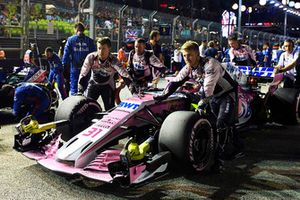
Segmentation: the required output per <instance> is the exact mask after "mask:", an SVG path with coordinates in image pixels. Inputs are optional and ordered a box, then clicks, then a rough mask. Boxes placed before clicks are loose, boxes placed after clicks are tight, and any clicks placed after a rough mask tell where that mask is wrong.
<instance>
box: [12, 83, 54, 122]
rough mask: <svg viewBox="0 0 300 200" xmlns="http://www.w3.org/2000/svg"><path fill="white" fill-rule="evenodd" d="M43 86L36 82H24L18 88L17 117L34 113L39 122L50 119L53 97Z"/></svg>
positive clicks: (15, 109) (16, 99)
mask: <svg viewBox="0 0 300 200" xmlns="http://www.w3.org/2000/svg"><path fill="white" fill-rule="evenodd" d="M43 87H44V86H42V85H39V84H34V83H22V84H21V85H20V86H18V87H17V88H16V90H15V96H14V104H13V114H14V115H15V116H16V118H17V119H21V118H22V117H25V116H28V115H33V116H34V117H35V118H36V119H37V120H38V121H39V122H46V121H48V119H49V115H48V114H49V113H48V111H49V108H50V104H51V97H50V96H49V94H48V93H47V91H46V90H45V89H44V88H43Z"/></svg>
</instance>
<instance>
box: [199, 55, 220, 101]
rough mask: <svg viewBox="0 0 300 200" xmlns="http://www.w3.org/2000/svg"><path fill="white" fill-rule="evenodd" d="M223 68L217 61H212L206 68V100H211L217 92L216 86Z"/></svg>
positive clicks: (204, 87)
mask: <svg viewBox="0 0 300 200" xmlns="http://www.w3.org/2000/svg"><path fill="white" fill-rule="evenodd" d="M221 70H222V68H221V66H219V64H218V63H217V62H216V61H213V60H210V61H209V62H208V63H207V64H206V66H205V78H204V83H203V90H204V94H205V98H210V97H211V96H212V95H213V93H214V90H215V87H216V84H217V82H218V81H219V79H220V77H221V76H222V74H221Z"/></svg>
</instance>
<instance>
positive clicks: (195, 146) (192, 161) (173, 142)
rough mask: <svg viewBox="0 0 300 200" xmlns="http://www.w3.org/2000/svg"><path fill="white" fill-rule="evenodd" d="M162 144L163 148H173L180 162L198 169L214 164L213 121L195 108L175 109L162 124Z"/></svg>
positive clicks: (160, 136) (163, 149) (159, 142)
mask: <svg viewBox="0 0 300 200" xmlns="http://www.w3.org/2000/svg"><path fill="white" fill-rule="evenodd" d="M158 144H159V149H160V151H167V150H169V151H171V153H172V155H173V156H174V158H175V159H176V160H177V161H179V163H182V164H183V166H185V167H188V168H192V169H193V170H195V171H197V172H200V171H204V170H207V169H208V168H210V166H211V165H212V163H213V160H214V155H215V141H214V132H213V128H212V125H211V123H210V122H209V120H208V119H205V118H200V116H199V114H198V113H195V112H191V111H177V112H173V113H171V114H170V115H169V116H168V117H167V118H166V119H165V121H164V122H163V124H162V127H161V129H160V134H159V141H158Z"/></svg>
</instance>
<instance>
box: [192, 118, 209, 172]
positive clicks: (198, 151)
mask: <svg viewBox="0 0 300 200" xmlns="http://www.w3.org/2000/svg"><path fill="white" fill-rule="evenodd" d="M213 148H214V146H213V132H212V129H211V125H210V123H209V122H208V121H207V120H206V119H200V120H199V121H198V122H197V123H196V124H195V125H194V127H193V130H192V134H191V140H190V144H189V157H190V161H191V162H192V166H193V168H194V169H196V170H197V171H201V170H203V169H204V168H206V166H207V165H208V164H209V162H210V160H211V157H212V156H211V154H212V153H213Z"/></svg>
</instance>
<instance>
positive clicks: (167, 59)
mask: <svg viewBox="0 0 300 200" xmlns="http://www.w3.org/2000/svg"><path fill="white" fill-rule="evenodd" d="M161 51H162V54H163V58H164V64H165V66H166V68H167V69H168V70H170V68H171V50H170V48H169V47H168V46H167V45H166V44H165V43H163V44H162V45H161Z"/></svg>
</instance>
